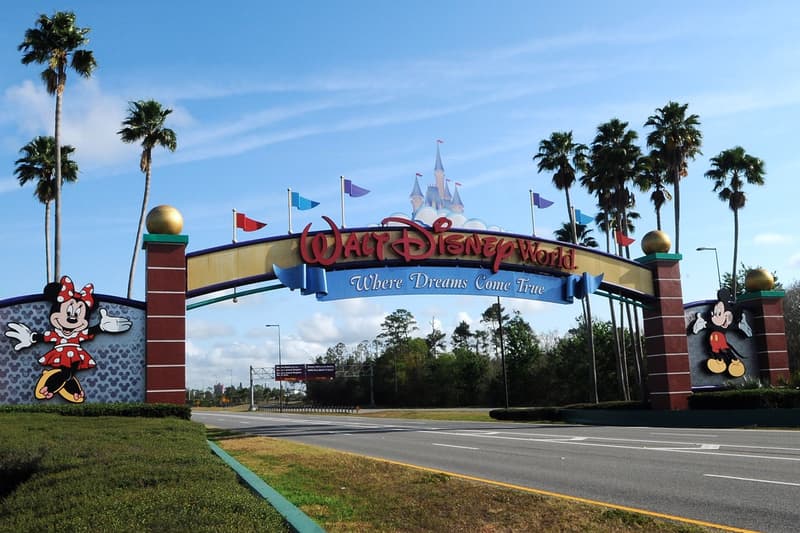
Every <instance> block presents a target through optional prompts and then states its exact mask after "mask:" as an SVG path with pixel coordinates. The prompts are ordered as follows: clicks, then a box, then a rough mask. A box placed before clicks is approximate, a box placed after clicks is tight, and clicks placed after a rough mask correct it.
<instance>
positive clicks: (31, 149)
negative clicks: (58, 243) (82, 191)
mask: <svg viewBox="0 0 800 533" xmlns="http://www.w3.org/2000/svg"><path fill="white" fill-rule="evenodd" d="M73 152H75V148H73V147H72V146H70V145H68V144H67V145H64V146H62V147H61V157H60V158H59V160H60V161H61V179H62V180H64V181H68V182H74V181H77V179H78V164H77V163H76V162H75V161H72V160H71V159H70V155H71V154H72V153H73ZM20 153H22V154H23V156H22V157H20V158H19V159H17V160H16V161H15V162H14V164H15V165H17V168H16V169H15V170H14V174H16V176H17V180H18V181H19V184H20V186H23V185H25V184H26V183H28V182H30V181H33V180H36V189H35V190H34V192H33V194H34V196H36V197H37V198H38V199H39V201H40V202H42V203H43V204H44V249H45V262H46V263H47V282H48V283H49V282H51V281H55V278H53V277H52V276H51V268H52V264H51V263H50V203H51V202H52V201H53V198H54V197H55V182H56V177H55V170H56V140H55V139H54V138H53V137H44V136H39V137H36V138H34V139H33V140H32V141H31V142H29V143H28V144H26V145H25V146H23V147H22V148H21V149H20Z"/></svg>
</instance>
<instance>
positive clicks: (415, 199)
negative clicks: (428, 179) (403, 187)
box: [408, 172, 425, 213]
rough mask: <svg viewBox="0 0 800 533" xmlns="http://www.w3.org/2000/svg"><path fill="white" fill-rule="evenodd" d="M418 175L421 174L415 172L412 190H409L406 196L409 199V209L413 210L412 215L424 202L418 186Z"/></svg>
mask: <svg viewBox="0 0 800 533" xmlns="http://www.w3.org/2000/svg"><path fill="white" fill-rule="evenodd" d="M420 175H421V174H420V173H419V172H417V175H416V176H415V177H414V188H413V189H411V194H410V195H408V197H409V198H410V199H411V207H412V208H413V211H412V213H416V212H417V211H418V210H419V208H420V207H421V206H422V203H423V202H424V201H425V197H424V196H423V195H422V188H420V186H419V177H420Z"/></svg>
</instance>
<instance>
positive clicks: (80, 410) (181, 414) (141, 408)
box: [0, 403, 192, 420]
mask: <svg viewBox="0 0 800 533" xmlns="http://www.w3.org/2000/svg"><path fill="white" fill-rule="evenodd" d="M0 413H56V414H60V415H65V416H140V417H144V418H167V417H176V418H182V419H184V420H189V419H190V418H191V416H192V410H191V408H190V407H188V406H186V405H173V404H168V403H84V404H80V405H72V404H21V405H0Z"/></svg>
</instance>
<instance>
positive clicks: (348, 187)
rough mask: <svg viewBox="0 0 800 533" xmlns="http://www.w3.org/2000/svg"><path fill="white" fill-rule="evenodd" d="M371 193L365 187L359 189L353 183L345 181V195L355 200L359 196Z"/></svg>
mask: <svg viewBox="0 0 800 533" xmlns="http://www.w3.org/2000/svg"><path fill="white" fill-rule="evenodd" d="M368 192H369V189H365V188H363V187H359V186H358V185H356V184H355V183H353V182H352V181H350V180H348V179H345V180H344V193H345V194H349V195H350V196H351V197H353V198H358V197H359V196H364V195H365V194H367V193H368Z"/></svg>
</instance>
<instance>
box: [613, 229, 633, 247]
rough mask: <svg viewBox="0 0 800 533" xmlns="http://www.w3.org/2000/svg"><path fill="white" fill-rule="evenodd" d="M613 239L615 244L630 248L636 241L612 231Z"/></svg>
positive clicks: (618, 231)
mask: <svg viewBox="0 0 800 533" xmlns="http://www.w3.org/2000/svg"><path fill="white" fill-rule="evenodd" d="M614 238H615V239H616V241H617V243H619V244H621V245H622V246H630V245H631V244H633V243H634V242H635V241H636V239H633V238H631V237H628V236H627V235H625V234H624V233H623V232H621V231H620V230H616V231H614Z"/></svg>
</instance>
